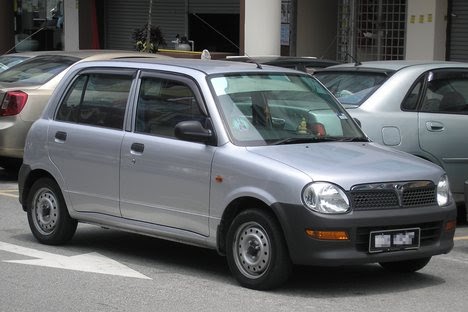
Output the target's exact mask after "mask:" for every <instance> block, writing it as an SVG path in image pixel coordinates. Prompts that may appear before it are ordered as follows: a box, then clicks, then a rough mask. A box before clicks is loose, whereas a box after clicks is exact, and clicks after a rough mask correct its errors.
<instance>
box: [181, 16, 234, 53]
mask: <svg viewBox="0 0 468 312" xmlns="http://www.w3.org/2000/svg"><path fill="white" fill-rule="evenodd" d="M207 24H208V25H209V26H208V25H207ZM210 26H211V27H210ZM221 34H222V35H221ZM188 37H189V38H190V40H193V41H194V42H195V51H202V50H203V49H207V50H208V51H210V52H233V53H239V14H196V15H195V14H189V36H188ZM225 37H226V38H228V39H229V40H230V41H232V43H231V42H229V40H226V38H225ZM233 43H234V44H233Z"/></svg>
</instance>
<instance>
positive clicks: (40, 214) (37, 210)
mask: <svg viewBox="0 0 468 312" xmlns="http://www.w3.org/2000/svg"><path fill="white" fill-rule="evenodd" d="M32 209H33V211H32V215H33V219H34V224H35V225H36V229H37V230H38V231H39V232H41V233H42V234H46V235H47V234H50V233H52V232H53V231H54V229H55V227H56V226H57V220H58V215H59V213H58V202H57V198H56V197H55V195H54V193H52V191H51V190H50V189H47V188H43V189H40V190H39V191H38V192H37V193H36V196H35V197H34V202H33V207H32Z"/></svg>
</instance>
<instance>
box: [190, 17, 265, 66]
mask: <svg viewBox="0 0 468 312" xmlns="http://www.w3.org/2000/svg"><path fill="white" fill-rule="evenodd" d="M192 15H193V16H195V17H196V18H198V19H199V20H200V21H201V22H203V23H204V24H205V25H206V26H208V27H210V28H211V29H212V30H214V31H215V32H216V33H217V34H218V35H220V36H221V37H223V38H224V39H226V40H227V41H228V42H229V43H230V44H232V45H233V46H234V47H236V48H237V49H238V50H239V51H240V47H239V46H238V45H237V44H235V43H234V42H232V40H231V39H229V38H228V37H226V36H225V35H224V34H223V33H221V32H220V31H218V30H217V29H216V28H214V27H213V26H211V25H210V24H209V23H208V22H207V21H205V20H204V19H203V18H201V17H200V16H198V15H197V14H196V13H192ZM244 54H245V56H247V57H248V58H249V61H250V62H251V63H254V64H255V65H257V68H258V69H263V67H262V65H260V63H258V62H256V61H255V60H254V59H253V58H251V57H250V56H249V55H248V54H247V53H245V51H244Z"/></svg>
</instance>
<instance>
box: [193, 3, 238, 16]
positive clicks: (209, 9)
mask: <svg viewBox="0 0 468 312" xmlns="http://www.w3.org/2000/svg"><path fill="white" fill-rule="evenodd" d="M188 11H189V13H197V14H198V13H200V14H239V11H240V0H188Z"/></svg>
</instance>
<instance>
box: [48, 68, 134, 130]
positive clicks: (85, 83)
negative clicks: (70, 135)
mask: <svg viewBox="0 0 468 312" xmlns="http://www.w3.org/2000/svg"><path fill="white" fill-rule="evenodd" d="M131 84H132V77H131V76H125V75H114V74H107V73H106V74H101V73H91V74H82V75H80V76H78V77H77V78H76V79H75V81H74V82H73V84H72V86H71V87H70V89H69V91H68V93H67V96H66V97H65V99H64V101H63V102H62V103H61V105H60V107H59V109H58V111H57V115H56V120H59V121H65V122H72V123H78V124H85V125H92V126H99V127H106V128H112V129H122V128H123V122H124V117H125V109H126V106H127V100H128V96H129V92H130V87H131Z"/></svg>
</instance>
